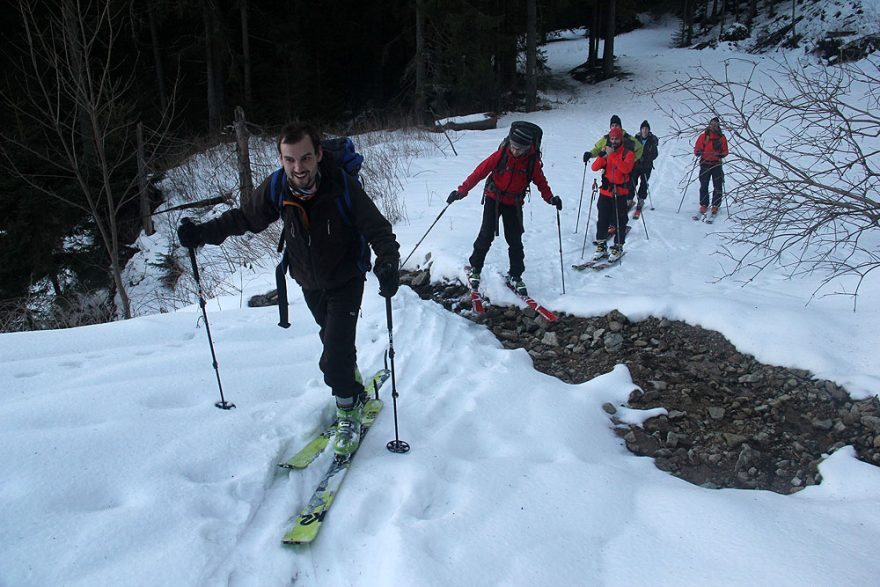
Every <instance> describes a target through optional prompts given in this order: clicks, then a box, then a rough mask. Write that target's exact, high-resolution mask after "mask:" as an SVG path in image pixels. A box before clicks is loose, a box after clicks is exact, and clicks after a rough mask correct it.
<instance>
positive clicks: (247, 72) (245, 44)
mask: <svg viewBox="0 0 880 587" xmlns="http://www.w3.org/2000/svg"><path fill="white" fill-rule="evenodd" d="M239 2H240V5H239V8H240V10H241V53H242V59H243V60H244V105H245V106H246V107H249V106H251V104H253V94H252V88H251V41H250V32H249V31H248V3H247V0H239Z"/></svg>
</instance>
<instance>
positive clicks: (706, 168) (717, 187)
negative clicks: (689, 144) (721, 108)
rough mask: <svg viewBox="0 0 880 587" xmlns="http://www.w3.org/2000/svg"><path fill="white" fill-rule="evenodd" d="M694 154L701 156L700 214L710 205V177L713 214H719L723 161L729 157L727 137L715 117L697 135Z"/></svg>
mask: <svg viewBox="0 0 880 587" xmlns="http://www.w3.org/2000/svg"><path fill="white" fill-rule="evenodd" d="M694 155H696V156H697V157H699V158H700V214H705V213H706V210H707V209H708V207H709V178H710V177H711V178H712V188H713V189H712V214H713V215H715V214H718V208H719V207H720V206H721V194H722V185H723V183H724V170H723V169H722V167H721V162H722V159H723V158H724V157H727V138H726V137H725V136H724V133H722V132H721V123H720V122H719V120H718V118H717V117H715V118H713V119H712V120H710V121H709V126H708V127H706V130H705V131H703V133H702V134H700V136H699V137H697V142H696V143H695V144H694Z"/></svg>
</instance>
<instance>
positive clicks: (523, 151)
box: [446, 128, 562, 295]
mask: <svg viewBox="0 0 880 587" xmlns="http://www.w3.org/2000/svg"><path fill="white" fill-rule="evenodd" d="M506 143H507V144H506V145H503V146H502V147H501V148H500V149H498V150H497V151H495V152H494V153H492V154H491V155H489V157H487V158H486V159H485V160H484V161H483V162H482V163H480V164H479V165H478V166H477V168H476V169H475V170H474V172H473V173H471V174H470V175H469V176H468V178H467V179H465V180H464V182H463V183H462V184H461V185H460V186H459V187H458V189H457V190H455V191H453V192H452V193H450V194H449V197H448V198H447V199H446V202H447V203H448V204H451V203H453V202H454V201H456V200H460V199H462V198H464V197H465V196H467V194H468V192H469V191H470V190H471V189H473V187H474V186H476V185H477V184H478V183H479V182H480V181H482V180H483V179H484V178H485V177H486V176H489V179H488V180H487V181H486V185H485V187H484V189H483V221H482V224H481V225H480V232H479V234H477V240H475V241H474V250H473V253H472V254H471V256H470V259H469V261H470V265H471V273H470V274H469V275H468V280H469V281H470V283H471V287H473V288H474V289H479V286H480V271H481V270H482V268H483V263H484V262H485V260H486V255H487V254H488V253H489V248H490V247H491V246H492V241H493V240H494V239H495V231H496V229H497V226H498V218H499V216H500V218H501V219H502V220H503V221H504V239H505V240H506V241H507V247H508V249H507V250H508V257H509V260H510V268H509V270H508V274H507V277H508V282H509V283H510V285H511V286H512V287H513V289H515V290H516V291H517V293H519V294H521V295H528V290H526V286H525V283H524V282H523V280H522V274H523V271H525V268H526V266H525V251H524V250H523V244H522V235H523V231H524V225H523V214H522V207H523V204H524V203H525V193H526V188H528V187H529V183H530V182H534V184H535V185H536V186H538V191H540V192H541V197H542V198H544V201H545V202H547V203H548V204H551V205H553V206H556V209H557V210H562V200H561V199H560V198H559V196H554V195H553V192H552V191H551V190H550V186H549V185H548V184H547V178H546V177H544V170H543V165H542V164H541V158H540V157H539V156H538V154H537V153H536V152H535V147H534V144H533V143H534V137H532V136H528V134H527V132H526V131H525V129H522V128H512V129H511V132H510V134H509V135H508V140H507V141H506ZM529 167H531V168H532V174H531V177H529Z"/></svg>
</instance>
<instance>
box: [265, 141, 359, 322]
mask: <svg viewBox="0 0 880 587" xmlns="http://www.w3.org/2000/svg"><path fill="white" fill-rule="evenodd" d="M321 150H323V151H324V156H329V157H331V158H332V159H333V161H334V162H335V163H336V165H337V167H339V169H340V173H341V174H342V184H343V186H344V191H343V195H342V196H340V197H338V198H336V209H337V210H339V215H340V216H342V221H343V222H344V223H345V225H346V226H354V212H353V210H352V207H351V194H350V192H349V190H348V183H349V182H350V181H355V182H357V184H358V185H359V186H362V185H363V184H361V179H360V171H361V165H363V162H364V157H363V155H361V154H360V153H358V152H357V149H355V146H354V142H353V141H352V140H351V138H350V137H337V138H332V139H324V140H323V141H321ZM284 188H285V186H284V168H283V167H282V168H281V169H279V170H278V171H276V172H275V173H273V174H272V179H271V183H270V184H269V198H270V199H271V200H272V202H273V203H274V204H275V206H276V207H277V208H278V210H279V212H280V211H281V208H282V207H283V202H284ZM358 237H359V238H358V240H359V244H358V251H359V260H358V268H359V269H361V270H362V271H364V272H365V273H366V272H367V271H369V270H370V252H369V248H368V246H367V239H366V237H365V236H364V235H362V234H360V233H358ZM278 252H279V253H281V261H280V262H279V263H278V266H277V267H276V268H275V286H276V287H277V288H278V318H279V321H278V326H280V327H282V328H289V327H290V322H289V320H288V312H287V269H288V262H287V252H286V251H285V250H284V235H283V234H282V235H281V238H280V240H279V241H278Z"/></svg>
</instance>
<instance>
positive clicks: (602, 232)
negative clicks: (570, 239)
mask: <svg viewBox="0 0 880 587" xmlns="http://www.w3.org/2000/svg"><path fill="white" fill-rule="evenodd" d="M635 162H636V157H635V154H634V153H633V151H631V150H630V149H629V148H627V147H626V146H625V145H624V143H623V131H622V130H621V129H620V128H616V127H615V128H612V129H611V130H610V131H609V132H608V144H607V145H605V146H604V147H603V148H602V150H601V151H599V157H597V158H596V160H595V161H593V171H599V170H600V169H601V170H603V173H602V186H601V187H600V188H599V195H600V197H599V201H598V202H597V204H596V209H597V210H598V211H599V216H598V219H597V220H596V240H595V241H593V244H594V245H596V253H595V254H594V255H593V260H594V261H598V260H599V259H601V258H602V257H604V256H605V255H608V260H609V261H612V262H613V261H616V260H617V259H619V258H620V256H621V255H623V244H624V242H626V222H627V219H628V217H627V212H628V207H627V198H629V197H630V190H631V189H632V183H631V182H630V173H631V172H632V169H633V165H635ZM615 211H616V213H617V219H616V220H615V222H614V228H615V231H614V245H613V246H612V247H611V251H610V253H609V252H608V250H607V249H606V243H605V241H607V240H608V228H609V227H610V226H611V222H612V218H613V217H614V214H615Z"/></svg>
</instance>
